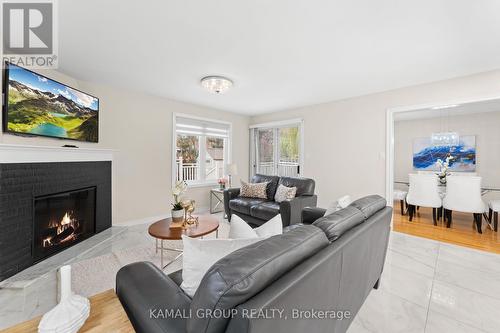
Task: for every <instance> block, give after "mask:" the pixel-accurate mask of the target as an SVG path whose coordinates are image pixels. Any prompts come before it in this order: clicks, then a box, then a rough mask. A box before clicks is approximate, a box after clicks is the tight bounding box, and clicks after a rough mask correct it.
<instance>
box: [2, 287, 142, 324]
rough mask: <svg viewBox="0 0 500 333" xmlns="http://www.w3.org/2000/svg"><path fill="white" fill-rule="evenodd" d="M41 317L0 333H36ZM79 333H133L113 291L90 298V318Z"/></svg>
mask: <svg viewBox="0 0 500 333" xmlns="http://www.w3.org/2000/svg"><path fill="white" fill-rule="evenodd" d="M40 319H41V317H38V318H34V319H32V320H29V321H27V322H24V323H21V324H18V325H16V326H13V327H11V328H8V329H6V330H3V331H0V333H32V332H33V333H36V332H38V323H39V322H40ZM79 332H92V333H98V332H106V333H107V332H120V333H127V332H130V333H132V332H135V331H134V329H133V327H132V324H131V323H130V321H129V320H128V317H127V314H126V313H125V310H123V307H122V305H121V303H120V301H119V300H118V297H116V294H115V292H114V290H108V291H105V292H103V293H101V294H97V295H95V296H92V297H90V316H89V318H88V319H87V321H86V322H85V325H83V327H82V328H81V329H80V331H79Z"/></svg>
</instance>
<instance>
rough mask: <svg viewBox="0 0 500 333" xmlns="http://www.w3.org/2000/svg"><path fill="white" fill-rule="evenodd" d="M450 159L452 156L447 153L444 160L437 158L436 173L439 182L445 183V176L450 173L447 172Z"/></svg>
mask: <svg viewBox="0 0 500 333" xmlns="http://www.w3.org/2000/svg"><path fill="white" fill-rule="evenodd" d="M451 160H453V156H451V155H448V156H447V157H446V160H445V161H444V162H443V160H441V159H438V160H437V162H436V164H437V166H438V167H439V173H438V174H437V175H438V177H439V182H440V183H441V184H443V185H445V184H446V177H447V176H449V175H450V173H449V172H448V168H449V167H450V161H451Z"/></svg>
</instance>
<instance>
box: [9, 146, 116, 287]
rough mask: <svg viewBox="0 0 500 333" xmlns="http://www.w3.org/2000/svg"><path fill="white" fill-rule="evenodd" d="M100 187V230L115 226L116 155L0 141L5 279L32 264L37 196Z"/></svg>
mask: <svg viewBox="0 0 500 333" xmlns="http://www.w3.org/2000/svg"><path fill="white" fill-rule="evenodd" d="M87 187H96V200H95V202H96V206H95V231H96V234H97V233H99V232H101V231H103V230H106V229H108V228H110V227H111V213H112V191H111V189H112V153H111V151H109V150H103V149H85V148H59V147H55V148H54V147H35V146H19V145H0V230H1V232H0V281H2V280H5V279H6V278H8V277H10V276H12V275H14V274H16V273H18V272H20V271H22V270H23V269H26V268H28V267H30V266H32V265H33V264H34V262H35V260H34V258H33V256H32V244H33V223H34V221H33V217H34V216H33V215H34V209H33V205H34V198H35V197H39V196H44V195H50V194H54V193H61V192H67V191H73V190H76V189H81V188H87Z"/></svg>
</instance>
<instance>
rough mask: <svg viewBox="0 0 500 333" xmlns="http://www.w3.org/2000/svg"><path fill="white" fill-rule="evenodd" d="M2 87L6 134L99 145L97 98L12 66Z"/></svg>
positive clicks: (8, 69) (8, 67)
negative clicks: (96, 143) (97, 143)
mask: <svg viewBox="0 0 500 333" xmlns="http://www.w3.org/2000/svg"><path fill="white" fill-rule="evenodd" d="M3 87H4V97H5V100H4V103H3V130H4V132H6V133H12V134H21V135H37V136H45V137H53V138H59V139H68V140H78V141H87V142H98V140H99V99H98V98H96V97H94V96H91V95H89V94H86V93H84V92H82V91H80V90H77V89H75V88H71V87H69V86H67V85H65V84H62V83H60V82H57V81H55V80H52V79H49V78H48V77H46V76H43V75H40V74H37V73H35V72H32V71H30V70H27V69H25V68H22V67H19V66H17V65H14V64H11V63H9V62H6V63H5V71H4V85H3Z"/></svg>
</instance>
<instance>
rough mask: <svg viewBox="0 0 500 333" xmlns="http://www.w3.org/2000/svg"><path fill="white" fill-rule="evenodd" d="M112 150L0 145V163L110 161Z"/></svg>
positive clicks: (113, 151)
mask: <svg viewBox="0 0 500 333" xmlns="http://www.w3.org/2000/svg"><path fill="white" fill-rule="evenodd" d="M113 153H116V150H112V149H94V148H67V147H54V146H27V145H15V144H0V163H40V162H91V161H112V160H113Z"/></svg>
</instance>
